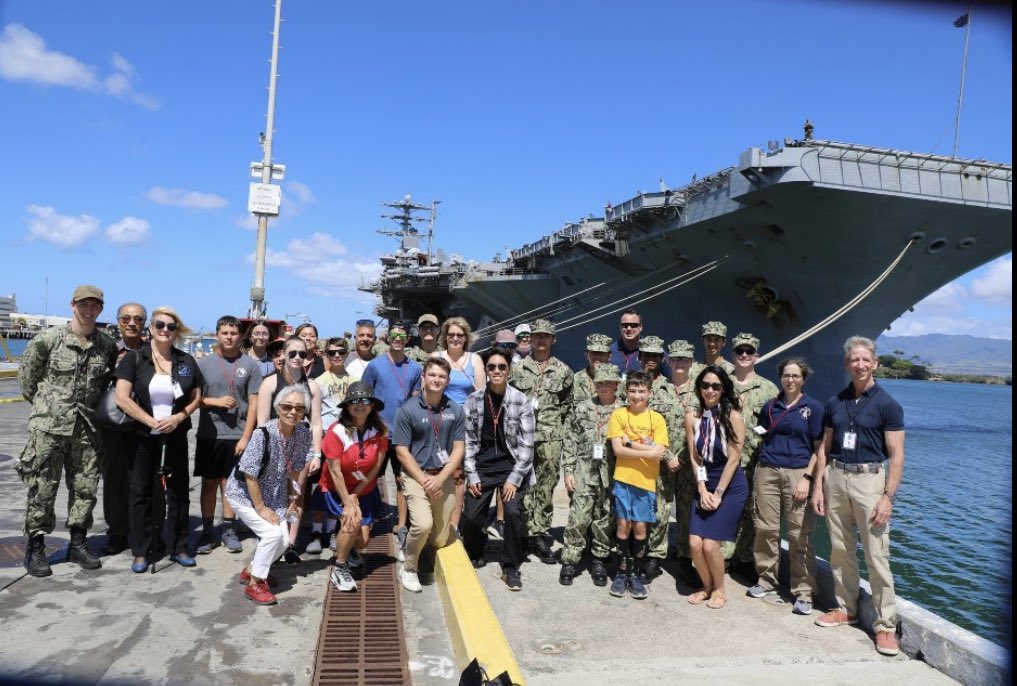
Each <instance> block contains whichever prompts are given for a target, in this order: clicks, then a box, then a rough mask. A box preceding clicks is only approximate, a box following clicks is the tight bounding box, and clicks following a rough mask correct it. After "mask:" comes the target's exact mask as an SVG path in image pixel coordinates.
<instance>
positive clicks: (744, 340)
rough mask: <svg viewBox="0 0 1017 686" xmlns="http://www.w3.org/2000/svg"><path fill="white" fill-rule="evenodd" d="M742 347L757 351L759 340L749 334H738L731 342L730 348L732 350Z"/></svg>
mask: <svg viewBox="0 0 1017 686" xmlns="http://www.w3.org/2000/svg"><path fill="white" fill-rule="evenodd" d="M742 345H747V346H749V347H750V348H752V349H753V350H759V338H758V337H756V336H753V335H752V334H750V333H740V334H738V335H737V336H735V337H734V338H733V339H732V340H731V347H732V348H733V349H737V348H738V347H739V346H742Z"/></svg>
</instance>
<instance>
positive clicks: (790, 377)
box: [780, 374, 805, 381]
mask: <svg viewBox="0 0 1017 686" xmlns="http://www.w3.org/2000/svg"><path fill="white" fill-rule="evenodd" d="M780 378H782V379H787V380H788V381H798V380H799V379H803V378H805V377H803V376H802V375H801V374H781V376H780Z"/></svg>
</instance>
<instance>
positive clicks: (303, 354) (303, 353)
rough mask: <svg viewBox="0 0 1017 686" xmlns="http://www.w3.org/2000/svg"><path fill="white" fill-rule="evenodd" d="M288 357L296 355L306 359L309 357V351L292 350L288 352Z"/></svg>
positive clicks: (291, 357)
mask: <svg viewBox="0 0 1017 686" xmlns="http://www.w3.org/2000/svg"><path fill="white" fill-rule="evenodd" d="M286 357H288V358H290V359H291V360H292V359H293V358H295V357H299V358H300V359H301V360H306V359H307V351H306V350H291V351H289V352H288V353H286Z"/></svg>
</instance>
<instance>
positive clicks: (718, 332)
mask: <svg viewBox="0 0 1017 686" xmlns="http://www.w3.org/2000/svg"><path fill="white" fill-rule="evenodd" d="M703 336H721V337H723V338H727V327H726V326H724V325H723V324H722V323H720V322H706V323H705V324H703ZM714 364H716V365H717V366H718V367H720V368H721V369H723V370H724V371H725V372H727V374H728V376H733V375H734V372H735V366H734V365H733V364H731V363H730V362H728V361H727V360H725V359H724V358H723V357H721V358H720V359H718V360H717V361H716V362H715V363H714ZM704 369H706V362H693V363H692V369H690V370H689V378H690V379H692V380H693V381H695V380H696V379H698V378H699V375H700V374H702V372H703V370H704Z"/></svg>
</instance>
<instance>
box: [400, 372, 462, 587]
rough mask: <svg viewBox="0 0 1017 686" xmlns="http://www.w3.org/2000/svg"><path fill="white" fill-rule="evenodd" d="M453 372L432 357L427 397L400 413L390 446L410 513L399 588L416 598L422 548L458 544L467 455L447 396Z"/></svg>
mask: <svg viewBox="0 0 1017 686" xmlns="http://www.w3.org/2000/svg"><path fill="white" fill-rule="evenodd" d="M451 372H452V368H451V366H450V365H449V363H448V361H447V360H445V359H443V358H440V357H431V358H428V360H427V361H426V362H424V381H423V392H422V393H421V394H420V395H419V396H417V397H416V398H412V399H410V400H409V401H407V402H405V403H404V404H403V406H402V407H401V408H399V412H398V413H397V414H396V420H395V432H394V435H393V438H392V442H393V443H394V444H395V446H396V455H397V456H398V458H399V462H400V463H402V468H403V473H402V476H401V477H400V480H401V481H402V487H403V494H404V495H405V496H406V505H407V508H408V509H409V512H410V530H409V533H408V534H407V536H406V549H405V560H404V561H403V568H402V569H400V570H399V583H400V584H402V586H403V588H405V589H406V590H407V591H412V592H414V593H420V591H421V588H420V579H419V577H418V576H417V570H418V565H419V562H420V553H421V551H423V549H424V546H425V545H426V544H427V543H428V542H430V543H431V544H432V545H433V546H434V547H435V548H444V547H445V546H447V545H450V544H452V543H454V542H455V541H456V534H455V530H454V529H453V528H452V512H453V510H454V509H455V503H456V494H455V477H454V475H455V471H456V470H457V469H459V467H460V465H461V464H462V462H463V455H464V454H465V453H466V415H465V414H464V413H463V410H462V408H461V407H459V406H458V405H456V404H455V403H454V402H452V401H451V400H449V398H448V396H447V395H445V389H446V388H447V387H448V378H449V375H450V374H451Z"/></svg>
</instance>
